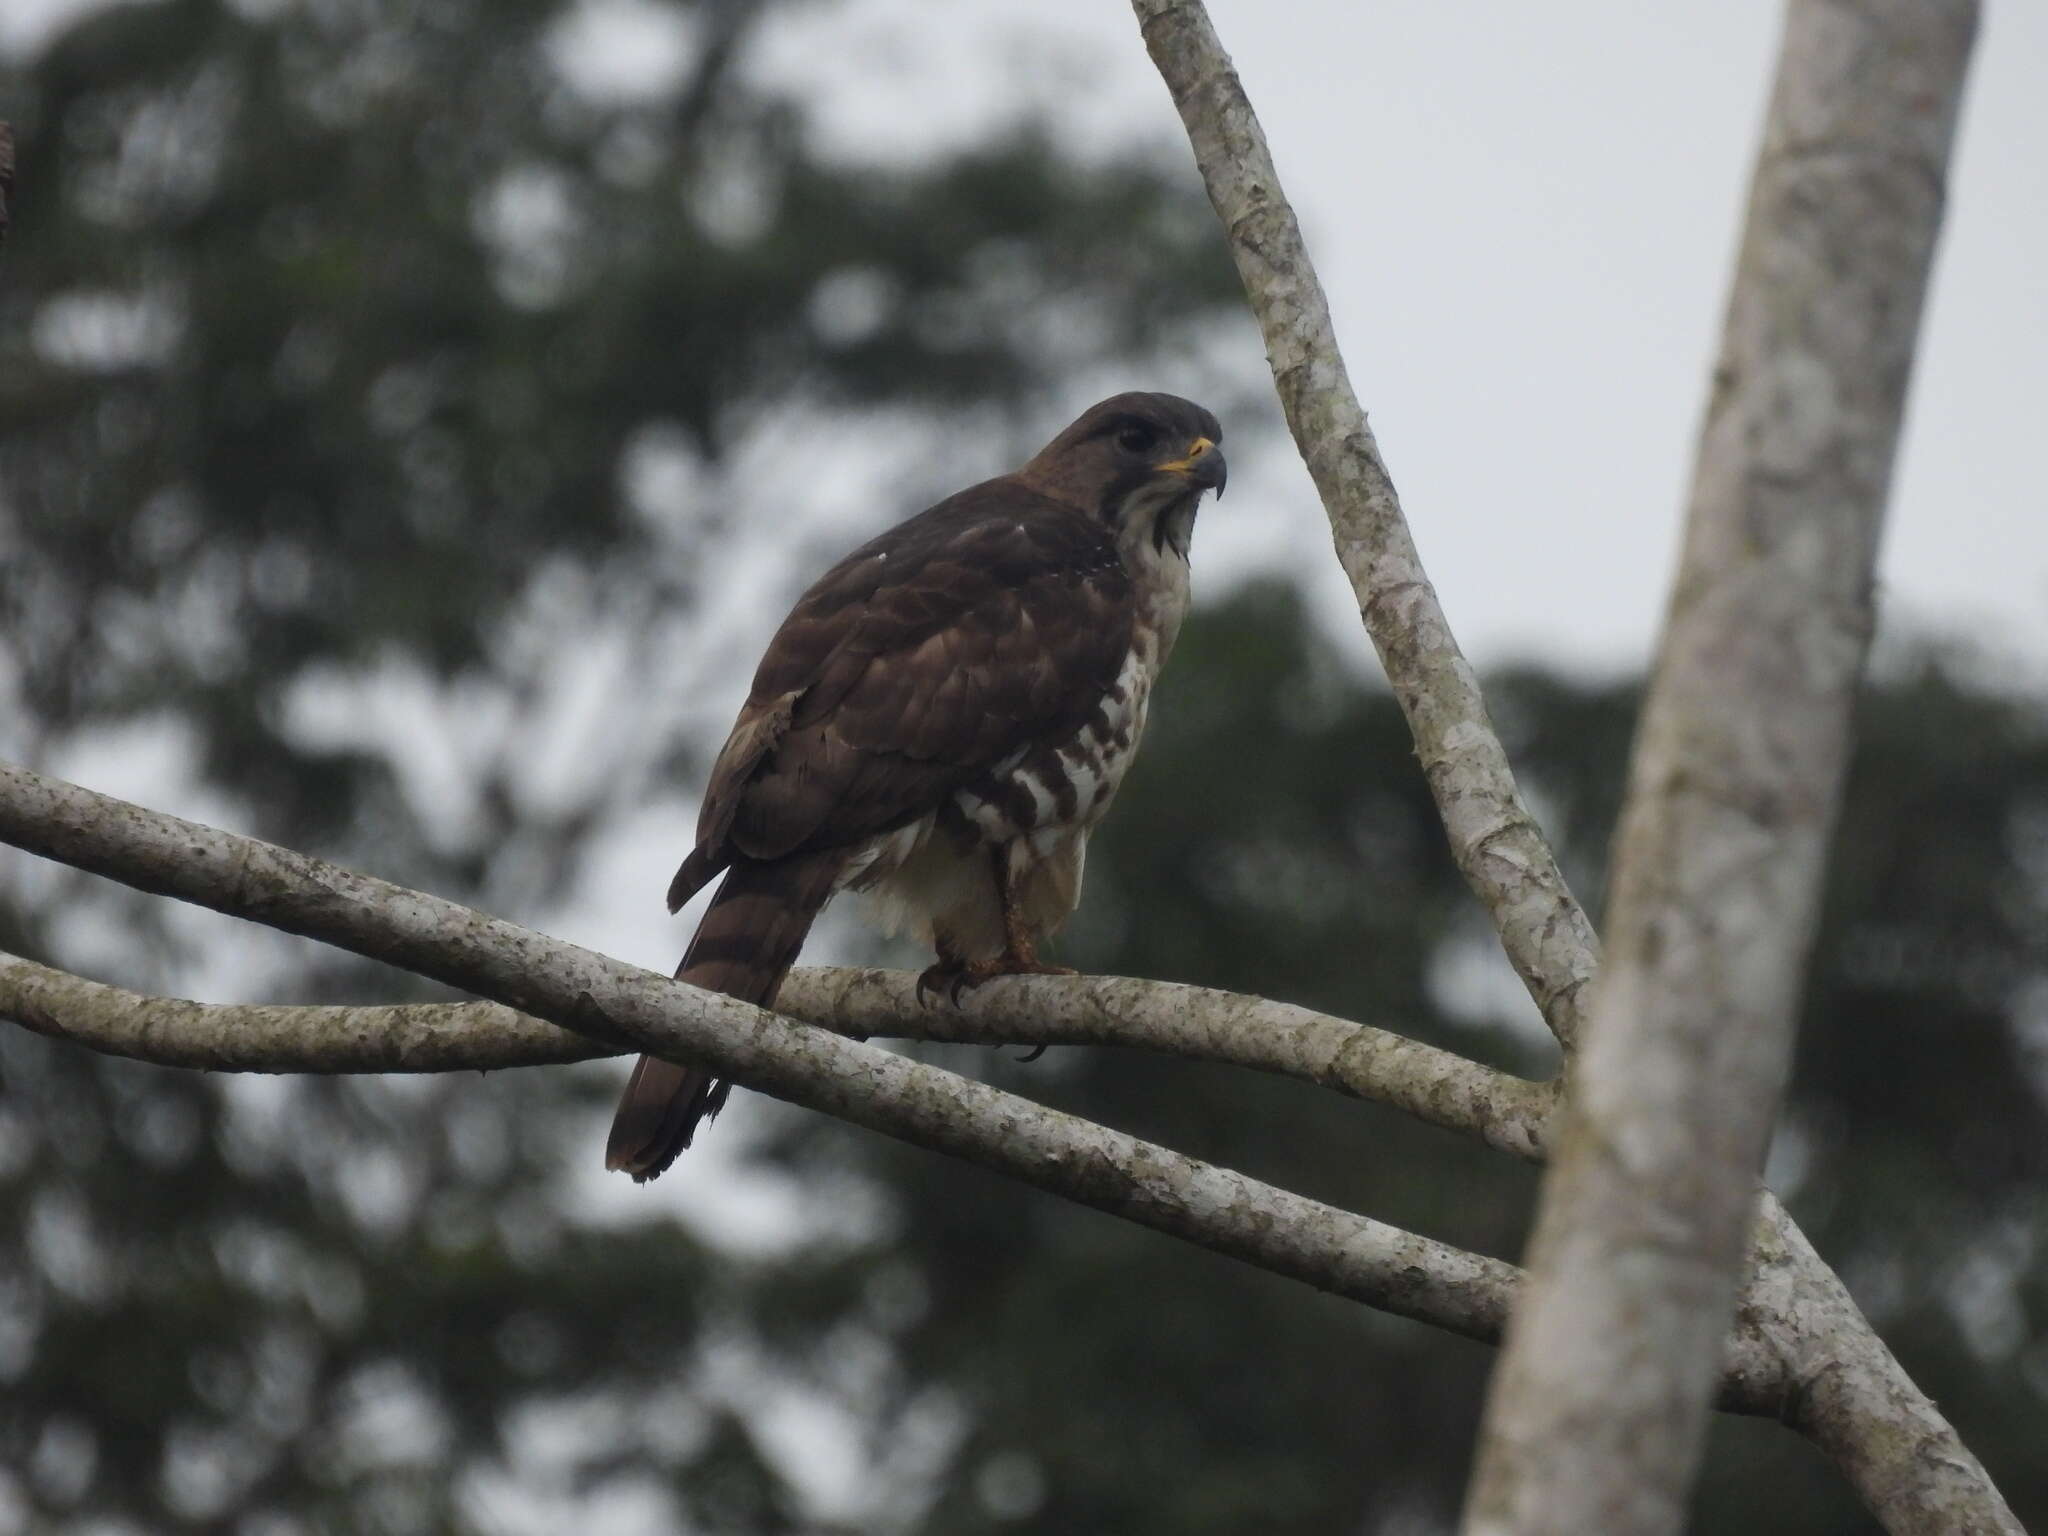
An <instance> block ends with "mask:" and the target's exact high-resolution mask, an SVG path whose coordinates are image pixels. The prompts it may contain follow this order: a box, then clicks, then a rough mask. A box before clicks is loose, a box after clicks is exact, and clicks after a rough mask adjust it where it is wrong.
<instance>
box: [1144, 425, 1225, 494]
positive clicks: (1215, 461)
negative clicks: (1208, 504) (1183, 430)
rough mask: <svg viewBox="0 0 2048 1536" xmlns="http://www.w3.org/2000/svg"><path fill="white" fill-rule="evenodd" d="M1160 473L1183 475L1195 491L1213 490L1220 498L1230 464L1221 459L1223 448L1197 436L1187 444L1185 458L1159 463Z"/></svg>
mask: <svg viewBox="0 0 2048 1536" xmlns="http://www.w3.org/2000/svg"><path fill="white" fill-rule="evenodd" d="M1159 469H1160V471H1161V472H1162V473H1171V474H1176V475H1185V476H1187V478H1188V479H1189V481H1191V482H1192V483H1193V485H1194V488H1195V489H1196V490H1197V491H1214V492H1215V493H1216V495H1217V496H1218V497H1219V498H1221V496H1222V495H1223V482H1224V481H1225V480H1227V479H1228V478H1229V477H1230V466H1229V465H1228V464H1226V463H1224V461H1223V450H1222V449H1221V448H1218V447H1217V446H1216V445H1215V444H1214V443H1212V442H1211V441H1209V439H1208V438H1206V437H1198V438H1196V439H1195V440H1194V441H1193V442H1192V443H1189V444H1188V451H1187V456H1186V457H1185V458H1179V459H1173V460H1171V461H1169V462H1168V463H1165V464H1161V465H1160V466H1159Z"/></svg>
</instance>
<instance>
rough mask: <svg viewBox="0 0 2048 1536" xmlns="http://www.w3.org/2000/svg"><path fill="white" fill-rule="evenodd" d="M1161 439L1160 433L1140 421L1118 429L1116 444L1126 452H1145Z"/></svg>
mask: <svg viewBox="0 0 2048 1536" xmlns="http://www.w3.org/2000/svg"><path fill="white" fill-rule="evenodd" d="M1158 441H1159V434H1158V433H1157V432H1154V431H1153V430H1152V429H1151V428H1150V427H1148V426H1145V425H1143V424H1142V423H1140V422H1135V421H1134V422H1132V423H1131V424H1130V425H1129V426H1127V427H1121V428H1119V429H1118V430H1117V434H1116V445H1117V447H1119V448H1121V449H1123V451H1124V452H1125V453H1145V452H1147V451H1149V450H1150V449H1151V447H1152V445H1153V444H1154V443H1156V442H1158Z"/></svg>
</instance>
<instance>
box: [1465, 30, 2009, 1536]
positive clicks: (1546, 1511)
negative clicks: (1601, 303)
mask: <svg viewBox="0 0 2048 1536" xmlns="http://www.w3.org/2000/svg"><path fill="white" fill-rule="evenodd" d="M1975 29H1976V6H1975V3H1974V0H1864V3H1861V4H1858V5H1854V6H1850V5H1845V4H1843V3H1841V0H1793V3H1792V4H1791V6H1790V8H1789V11H1788V14H1787V23H1786V29H1785V37H1784V47H1783V51H1782V53H1781V55H1780V58H1779V66H1778V78H1777V85H1776V88H1775V90H1774V91H1773V93H1772V97H1771V103H1770V107H1769V109H1768V112H1767V116H1766V122H1765V129H1764V139H1763V147H1762V150H1761V152H1760V156H1759V159H1758V163H1757V167H1756V174H1755V177H1754V180H1753V182H1752V185H1751V193H1750V202H1749V213H1748V219H1747V224H1746V228H1745V230H1744V234H1743V240H1742V247H1741V255H1740V257H1739V259H1738V261H1737V265H1736V271H1735V279H1734V285H1733V290H1732V294H1731V297H1730V301H1729V306H1728V317H1727V324H1726V329H1725V332H1724V335H1723V339H1722V344H1721V354H1720V361H1719V363H1718V365H1717V368H1716V371H1715V387H1714V390H1713V395H1712V398H1711V400H1710V401H1709V403H1708V407H1707V415H1706V422H1705V426H1704V428H1703V430H1702V433H1701V438H1700V449H1699V458H1698V463H1697V466H1696V469H1695V473H1694V481H1693V491H1692V498H1691V506H1690V509H1689V513H1688V517H1687V522H1686V535H1685V546H1684V552H1683V555H1682V558H1681V561H1680V566H1679V571H1678V576H1677V581H1676V584H1675V586H1674V588H1673V593H1672V599H1671V605H1670V609H1669V612H1668V614H1667V616H1666V620H1665V628H1664V637H1663V643H1662V646H1661V648H1660V651H1659V655H1658V660H1657V666H1656V669H1655V671H1654V673H1653V674H1652V676H1651V679H1650V686H1649V690H1648V693H1647V695H1646V697H1645V700H1644V706H1643V717H1642V722H1641V724H1640V726H1639V727H1638V730H1637V736H1636V745H1635V753H1634V758H1633V761H1632V763H1631V766H1630V773H1629V785H1628V793H1627V796H1626V799H1625V801H1624V805H1623V811H1622V817H1621V825H1620V830H1619V833H1618V835H1617V838H1616V843H1615V854H1614V875H1613V880H1612V882H1611V884H1612V891H1613V895H1612V898H1611V902H1610V912H1609V918H1608V934H1607V939H1608V944H1607V959H1606V964H1605V967H1604V968H1603V970H1602V972H1601V976H1600V980H1599V985H1598V987H1597V988H1596V990H1595V994H1594V1000H1593V1011H1592V1017H1591V1022H1590V1026H1589V1029H1588V1032H1587V1037H1586V1042H1585V1048H1584V1050H1583V1051H1581V1053H1580V1055H1579V1058H1578V1061H1577V1063H1576V1065H1575V1068H1574V1072H1573V1076H1572V1089H1573V1091H1572V1094H1571V1098H1570V1102H1569V1104H1568V1106H1567V1108H1566V1111H1565V1116H1564V1122H1563V1128H1562V1131H1561V1134H1560V1137H1559V1140H1558V1144H1557V1148H1556V1153H1555V1156H1554V1159H1553V1161H1552V1164H1551V1170H1550V1173H1549V1175H1548V1176H1547V1177H1546V1179H1545V1181H1544V1188H1543V1197H1542V1201H1541V1204H1540V1208H1539V1212H1538V1217H1537V1223H1536V1229H1535V1234H1534V1236H1533V1238H1532V1240H1531V1243H1530V1249H1529V1253H1530V1258H1529V1267H1530V1277H1531V1278H1530V1286H1529V1289H1528V1292H1527V1295H1526V1299H1525V1301H1524V1302H1523V1305H1522V1309H1521V1311H1520V1312H1519V1313H1518V1314H1517V1316H1516V1319H1515V1326H1514V1329H1513V1332H1512V1335H1511V1338H1510V1340H1509V1344H1508V1348H1507V1349H1506V1351H1505V1352H1504V1353H1503V1355H1502V1357H1501V1363H1500V1366H1499V1368H1498V1369H1497V1370H1496V1372H1495V1375H1494V1383H1493V1391H1492V1396H1491V1399H1490V1402H1489V1404H1488V1409H1487V1416H1486V1422H1485V1428H1484V1431H1483V1433H1482V1436H1481V1448H1480V1456H1479V1461H1478V1467H1477V1470H1476V1473H1475V1476H1474V1479H1473V1485H1472V1495H1471V1502H1470V1505H1469V1506H1468V1509H1467V1519H1466V1529H1467V1530H1468V1531H1471V1532H1475V1533H1483V1536H1507V1533H1511V1532H1518V1531H1531V1530H1592V1529H1599V1530H1602V1531H1611V1532H1616V1533H1643V1536H1660V1533H1665V1532H1675V1531H1677V1530H1679V1529H1681V1528H1682V1526H1683V1524H1684V1517H1685V1505H1686V1498H1687V1494H1688V1493H1689V1491H1690V1489H1691V1487H1692V1482H1693V1479H1694V1477H1695V1476H1696V1474H1697V1470H1698V1466H1699V1458H1700V1455H1701V1453H1702V1450H1703V1443H1704V1438H1705V1434H1706V1420H1707V1412H1708V1407H1707V1405H1708V1398H1709V1397H1710V1395H1711V1393H1712V1390H1713V1381H1714V1372H1715V1366H1716V1364H1717V1360H1716V1350H1717V1347H1718V1345H1719V1342H1720V1339H1721V1336H1722V1333H1723V1332H1724V1330H1725V1329H1726V1327H1727V1323H1728V1318H1729V1315H1730V1313H1731V1311H1732V1309H1733V1306H1734V1300H1735V1291H1736V1285H1737V1282H1738V1280H1739V1278H1740V1272H1741V1264H1742V1256H1743V1251H1744V1246H1745V1240H1746V1238H1747V1237H1748V1230H1749V1224H1750V1217H1751V1214H1752V1212H1753V1211H1754V1209H1755V1187H1754V1183H1753V1180H1754V1178H1755V1175H1756V1170H1757V1169H1758V1168H1759V1167H1760V1166H1761V1165H1762V1163H1763V1156H1764V1150H1765V1147H1766V1146H1767V1144H1768V1142H1769V1139H1770V1132H1771V1126H1772V1123H1773V1122H1774V1121H1775V1119H1776V1117H1777V1111H1778V1104H1779V1101H1780V1099H1781V1097H1782V1096H1783V1092H1784V1083H1785V1076H1786V1072H1787V1070H1788V1068H1789V1063H1790V1059H1791V1050H1792V1039H1793V1033H1794V1025H1795V1021H1796V1018H1797V1014H1798V1008H1799V1003H1800V996H1801V992H1802V990H1803V985H1804V979H1805V975H1806V965H1807V955H1808V950H1809V949H1810V947H1811V944H1812V936H1813V932H1814V928H1815V925H1816V923H1817V921H1818V913H1819V906H1820V893H1821V881H1822V877H1823V875H1824V873H1825V868H1826V858H1827V847H1828V842H1829V839H1830V837H1831V835H1832V833H1833V829H1834V819H1835V809H1836V806H1837V804H1838V801H1839V798H1840V792H1841V783H1842V776H1843V774H1844V772H1845V770H1846V766H1847V763H1848V756H1849V742H1850V728H1849V715H1850V709H1851V706H1852V704H1853V701H1854V697H1855V692H1856V686H1857V681H1858V679H1859V678H1860V676H1861V674H1862V670H1863V658H1864V653H1865V650H1866V648H1867V645H1868V641H1869V636H1870V631H1871V627H1872V623H1873V614H1872V611H1871V586H1872V582H1873V580H1874V572H1875V562H1876V554H1877V540H1878V529H1879V527H1880V525H1881V523H1882V521H1883V514H1884V507H1885V500H1886V495H1887V492H1888V490H1889V487H1890V480H1891V467H1892V461H1893V458H1894V455H1895V453H1896V451H1897V446H1898V438H1899V428H1900V423H1901V419H1902V417H1903V415H1904V410H1905V398H1906V383H1907V379H1908V378H1909V376H1910V374H1911V372H1912V361H1913V352H1914V346H1915V342H1916V340H1917V337H1918V330H1919V320H1920V313H1921V307H1922V304H1923V302H1924V299H1925V296H1926V289H1927V279H1928V274H1929V271H1930V270H1931V268H1932V265H1933V260H1934V245H1935V238H1936V235H1937V233H1938V232H1939V230H1940V227H1941V213H1942V203H1943V188H1944V186H1945V185H1946V181H1947V171H1948V156H1949V147H1950V145H1951V143H1952V141H1953V137H1954V129H1955V122H1956V116H1957V112H1958V108H1959V106H1960V103H1961V98H1962V87H1963V78H1964V74H1965V70H1966V66H1967V64H1968V60H1969V56H1970V43H1971V39H1972V36H1973V34H1974V32H1975ZM1943 1528H1944V1529H1958V1528H1960V1527H1959V1526H1957V1525H1954V1524H1951V1523H1948V1522H1944V1523H1943Z"/></svg>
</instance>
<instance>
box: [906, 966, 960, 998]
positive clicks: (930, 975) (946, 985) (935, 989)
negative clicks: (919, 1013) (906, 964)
mask: <svg viewBox="0 0 2048 1536" xmlns="http://www.w3.org/2000/svg"><path fill="white" fill-rule="evenodd" d="M966 974H967V967H965V966H964V965H960V964H958V963H957V962H952V963H949V962H947V961H944V960H941V961H939V962H938V963H936V964H934V965H928V966H926V967H925V968H924V969H923V970H921V971H919V972H918V973H917V989H916V991H917V1006H918V1007H920V1008H929V1007H931V1006H932V1003H933V1000H934V998H935V997H936V996H937V994H939V993H941V992H944V993H946V994H947V995H948V996H949V997H950V998H951V999H952V1001H953V1006H954V1007H956V1008H957V1007H959V1006H960V982H961V979H962V978H963V977H965V976H966Z"/></svg>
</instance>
